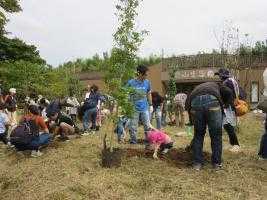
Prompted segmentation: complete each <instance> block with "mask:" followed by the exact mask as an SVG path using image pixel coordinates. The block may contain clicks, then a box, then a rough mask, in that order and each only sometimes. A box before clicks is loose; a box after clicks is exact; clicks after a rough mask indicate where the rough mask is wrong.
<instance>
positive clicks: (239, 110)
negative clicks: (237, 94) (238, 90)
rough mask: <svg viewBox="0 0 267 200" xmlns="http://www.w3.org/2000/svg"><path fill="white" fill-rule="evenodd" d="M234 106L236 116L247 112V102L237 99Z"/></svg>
mask: <svg viewBox="0 0 267 200" xmlns="http://www.w3.org/2000/svg"><path fill="white" fill-rule="evenodd" d="M234 104H235V110H236V115H237V116H242V115H244V114H246V113H248V112H249V106H248V104H247V102H245V101H243V100H241V99H239V98H237V99H235V101H234Z"/></svg>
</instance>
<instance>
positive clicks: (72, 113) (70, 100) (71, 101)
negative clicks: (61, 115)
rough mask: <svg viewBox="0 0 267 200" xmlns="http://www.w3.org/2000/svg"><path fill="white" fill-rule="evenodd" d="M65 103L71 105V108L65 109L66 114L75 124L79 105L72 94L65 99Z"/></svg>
mask: <svg viewBox="0 0 267 200" xmlns="http://www.w3.org/2000/svg"><path fill="white" fill-rule="evenodd" d="M67 103H69V104H72V105H73V107H66V110H67V114H68V115H69V116H70V117H71V119H72V120H73V121H74V122H76V119H77V112H78V107H79V106H80V103H79V102H78V100H77V98H76V97H75V96H74V95H73V94H71V95H70V97H69V98H68V99H67Z"/></svg>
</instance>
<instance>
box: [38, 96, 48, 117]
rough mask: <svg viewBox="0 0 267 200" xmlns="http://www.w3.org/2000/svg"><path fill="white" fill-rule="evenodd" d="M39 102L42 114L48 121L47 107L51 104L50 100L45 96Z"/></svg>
mask: <svg viewBox="0 0 267 200" xmlns="http://www.w3.org/2000/svg"><path fill="white" fill-rule="evenodd" d="M38 104H39V106H38V108H39V112H40V115H41V116H42V117H43V118H44V120H45V121H47V120H48V118H47V113H46V108H47V106H48V105H49V104H50V102H49V101H48V99H46V98H44V97H43V98H42V99H40V101H39V103H38Z"/></svg>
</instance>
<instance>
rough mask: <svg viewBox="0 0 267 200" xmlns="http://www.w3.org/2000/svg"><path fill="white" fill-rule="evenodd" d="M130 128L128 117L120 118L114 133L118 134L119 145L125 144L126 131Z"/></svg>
mask: <svg viewBox="0 0 267 200" xmlns="http://www.w3.org/2000/svg"><path fill="white" fill-rule="evenodd" d="M128 127H129V119H128V117H126V116H120V117H119V119H118V122H117V125H116V128H115V130H114V132H115V133H116V134H117V137H118V143H123V142H124V138H125V133H126V129H128Z"/></svg>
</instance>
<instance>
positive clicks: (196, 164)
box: [193, 163, 202, 171]
mask: <svg viewBox="0 0 267 200" xmlns="http://www.w3.org/2000/svg"><path fill="white" fill-rule="evenodd" d="M193 169H194V170H196V171H200V170H201V169H202V165H201V164H200V163H195V164H193Z"/></svg>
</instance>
